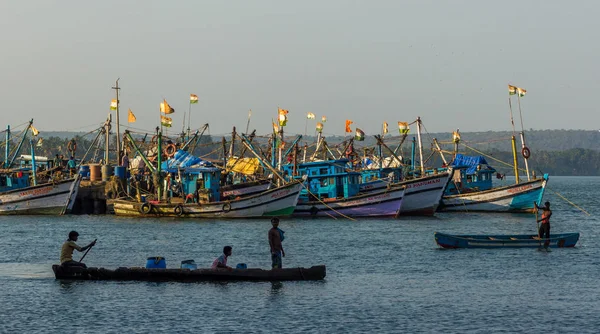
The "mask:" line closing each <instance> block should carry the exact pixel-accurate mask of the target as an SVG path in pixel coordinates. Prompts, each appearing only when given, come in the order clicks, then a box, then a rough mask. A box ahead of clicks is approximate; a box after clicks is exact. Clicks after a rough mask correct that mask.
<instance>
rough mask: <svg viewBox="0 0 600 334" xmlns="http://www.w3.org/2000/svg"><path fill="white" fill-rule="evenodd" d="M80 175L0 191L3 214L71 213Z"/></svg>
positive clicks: (0, 211)
mask: <svg viewBox="0 0 600 334" xmlns="http://www.w3.org/2000/svg"><path fill="white" fill-rule="evenodd" d="M79 182H80V177H79V176H76V177H74V178H71V179H67V180H63V181H57V182H48V183H43V184H38V185H35V186H30V187H23V188H18V189H13V190H9V191H4V192H2V193H0V214H2V215H10V214H14V215H25V214H29V215H62V214H66V213H70V212H71V210H72V209H73V204H74V203H75V198H76V197H77V192H78V190H79Z"/></svg>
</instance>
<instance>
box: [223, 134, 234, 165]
mask: <svg viewBox="0 0 600 334" xmlns="http://www.w3.org/2000/svg"><path fill="white" fill-rule="evenodd" d="M235 134H236V131H235V126H234V127H233V131H231V144H230V146H229V155H228V156H229V157H230V158H231V157H233V150H234V148H235ZM225 167H226V166H223V168H225Z"/></svg>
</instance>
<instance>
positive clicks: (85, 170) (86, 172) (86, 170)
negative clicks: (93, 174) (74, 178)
mask: <svg viewBox="0 0 600 334" xmlns="http://www.w3.org/2000/svg"><path fill="white" fill-rule="evenodd" d="M79 175H81V177H88V178H89V177H90V166H79Z"/></svg>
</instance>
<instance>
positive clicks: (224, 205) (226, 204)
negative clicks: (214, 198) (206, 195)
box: [223, 202, 231, 212]
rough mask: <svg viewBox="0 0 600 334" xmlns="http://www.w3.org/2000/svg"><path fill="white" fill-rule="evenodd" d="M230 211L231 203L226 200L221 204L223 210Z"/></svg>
mask: <svg viewBox="0 0 600 334" xmlns="http://www.w3.org/2000/svg"><path fill="white" fill-rule="evenodd" d="M229 211H231V203H229V202H226V203H225V204H223V212H229Z"/></svg>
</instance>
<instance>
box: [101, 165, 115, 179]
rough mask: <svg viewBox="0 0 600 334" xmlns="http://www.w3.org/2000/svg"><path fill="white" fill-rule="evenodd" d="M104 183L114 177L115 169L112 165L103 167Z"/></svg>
mask: <svg viewBox="0 0 600 334" xmlns="http://www.w3.org/2000/svg"><path fill="white" fill-rule="evenodd" d="M101 170H102V181H108V179H110V177H111V176H112V175H113V169H112V167H111V166H110V165H102V167H101Z"/></svg>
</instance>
